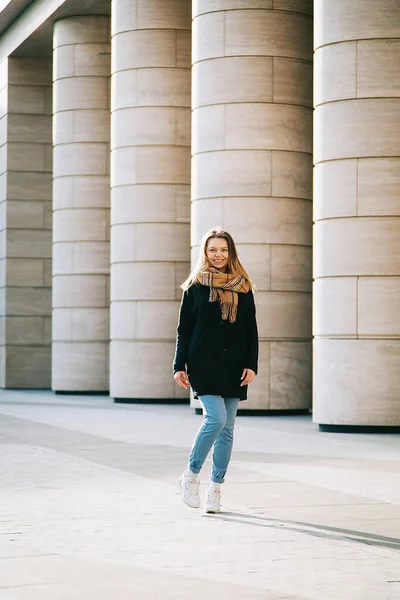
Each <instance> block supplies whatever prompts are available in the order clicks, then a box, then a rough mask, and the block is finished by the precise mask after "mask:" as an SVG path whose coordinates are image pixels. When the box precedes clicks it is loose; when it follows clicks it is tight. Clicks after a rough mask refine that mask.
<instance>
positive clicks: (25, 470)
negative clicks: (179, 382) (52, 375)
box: [0, 391, 400, 600]
mask: <svg viewBox="0 0 400 600" xmlns="http://www.w3.org/2000/svg"><path fill="white" fill-rule="evenodd" d="M200 422H201V417H200V416H198V415H196V414H195V413H194V411H193V409H191V408H190V407H189V406H186V405H184V406H172V405H168V406H166V405H121V404H113V402H112V400H111V399H109V398H106V397H84V396H54V395H53V394H52V393H50V392H26V391H25V392H19V391H12V392H11V391H0V600H80V599H83V598H85V600H91V599H92V598H93V599H96V600H103V599H104V600H109V599H112V600H125V599H135V600H142V599H143V600H144V599H146V600H165V599H166V600H169V599H171V600H172V599H174V600H175V599H180V598H185V599H187V598H190V599H193V600H200V599H204V598H209V597H213V598H217V599H218V600H227V599H228V598H229V600H241V599H246V600H284V599H285V600H398V598H399V597H400V560H399V550H400V539H399V538H400V449H399V436H396V435H383V434H379V435H367V434H359V435H355V434H333V433H320V432H319V431H318V429H317V426H316V425H314V424H312V422H311V417H304V416H300V417H272V416H270V417H255V416H250V417H243V416H241V417H238V420H237V426H236V440H235V449H234V453H233V459H232V463H231V468H230V471H229V473H228V476H227V481H226V483H225V484H224V486H223V507H222V509H223V511H222V512H221V514H220V515H205V514H204V513H203V512H202V511H201V509H200V510H193V509H190V508H188V507H186V506H185V505H184V504H183V503H182V502H181V499H180V495H179V491H178V487H177V477H178V476H179V475H180V473H181V471H182V469H183V468H184V466H185V462H186V458H187V454H188V450H189V447H190V444H191V441H192V439H193V436H194V434H195V432H196V430H197V428H198V426H199V425H200ZM209 471H210V465H209V463H207V464H206V466H205V468H204V471H203V472H202V474H201V482H202V485H201V488H202V492H201V493H202V495H203V496H204V492H205V487H206V485H207V480H208V476H209Z"/></svg>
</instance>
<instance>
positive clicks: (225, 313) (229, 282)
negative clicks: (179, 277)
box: [197, 270, 250, 323]
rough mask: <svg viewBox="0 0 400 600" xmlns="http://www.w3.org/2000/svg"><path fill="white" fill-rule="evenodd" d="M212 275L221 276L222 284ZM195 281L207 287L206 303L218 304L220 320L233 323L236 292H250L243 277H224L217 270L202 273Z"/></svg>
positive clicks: (236, 302)
mask: <svg viewBox="0 0 400 600" xmlns="http://www.w3.org/2000/svg"><path fill="white" fill-rule="evenodd" d="M214 274H216V275H218V276H221V275H223V276H224V277H223V282H221V277H214ZM197 279H198V281H199V283H201V284H202V285H205V286H209V288H210V293H209V297H208V301H209V302H216V301H218V302H219V305H220V308H221V316H222V320H223V321H229V322H230V323H235V321H236V317H237V311H238V304H239V298H238V292H239V293H247V292H248V291H249V290H250V286H249V284H248V282H247V281H246V280H245V279H244V278H243V277H234V276H233V275H225V274H222V273H219V272H218V271H217V270H216V271H215V272H214V271H203V272H201V273H199V275H198V277H197Z"/></svg>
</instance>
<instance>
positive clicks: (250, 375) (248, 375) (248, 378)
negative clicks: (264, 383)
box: [240, 369, 256, 387]
mask: <svg viewBox="0 0 400 600" xmlns="http://www.w3.org/2000/svg"><path fill="white" fill-rule="evenodd" d="M255 376H256V374H255V372H254V371H252V370H251V369H243V373H242V377H241V380H242V383H241V384H240V387H242V386H243V385H249V383H251V382H252V381H253V379H254V377H255Z"/></svg>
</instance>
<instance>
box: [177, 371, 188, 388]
mask: <svg viewBox="0 0 400 600" xmlns="http://www.w3.org/2000/svg"><path fill="white" fill-rule="evenodd" d="M174 379H175V381H176V383H177V384H178V385H180V386H181V387H183V388H185V389H188V388H189V387H190V383H189V379H188V376H187V375H186V372H185V371H177V372H176V373H175V374H174Z"/></svg>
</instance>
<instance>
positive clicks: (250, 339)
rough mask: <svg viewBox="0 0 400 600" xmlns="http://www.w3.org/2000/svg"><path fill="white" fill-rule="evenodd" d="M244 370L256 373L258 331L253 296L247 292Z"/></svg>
mask: <svg viewBox="0 0 400 600" xmlns="http://www.w3.org/2000/svg"><path fill="white" fill-rule="evenodd" d="M246 342H247V344H246V345H247V357H246V369H251V370H252V371H254V372H255V373H257V372H258V329H257V319H256V306H255V303H254V294H253V292H249V307H248V310H247V311H246Z"/></svg>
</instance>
